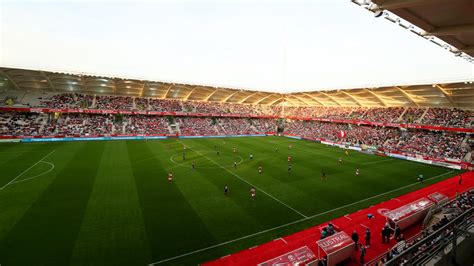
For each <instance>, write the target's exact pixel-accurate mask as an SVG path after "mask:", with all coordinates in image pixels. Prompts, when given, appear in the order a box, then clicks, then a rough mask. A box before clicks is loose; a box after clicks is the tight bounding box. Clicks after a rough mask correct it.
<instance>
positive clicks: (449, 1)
mask: <svg viewBox="0 0 474 266" xmlns="http://www.w3.org/2000/svg"><path fill="white" fill-rule="evenodd" d="M352 2H354V3H356V4H358V5H362V6H364V7H365V8H367V9H368V10H370V11H372V12H374V13H375V16H376V17H379V16H383V17H385V18H386V19H388V20H390V21H392V22H394V23H396V24H398V25H400V26H401V27H404V28H405V29H407V30H410V31H412V32H413V33H415V34H418V35H420V36H421V37H423V38H425V39H427V40H429V41H431V42H433V43H434V44H437V45H438V46H440V47H443V48H445V49H448V50H450V51H451V52H452V53H454V54H455V55H457V56H462V57H464V58H465V59H467V60H468V61H470V62H474V1H472V0H371V1H367V0H352ZM383 11H390V12H391V13H393V14H395V15H396V16H398V17H395V18H393V17H391V16H390V13H387V12H383ZM400 19H402V20H405V22H408V23H410V24H411V25H407V24H404V23H405V22H402V21H401V20H400ZM415 27H416V28H415ZM418 29H421V31H419V30H418ZM440 41H441V42H440Z"/></svg>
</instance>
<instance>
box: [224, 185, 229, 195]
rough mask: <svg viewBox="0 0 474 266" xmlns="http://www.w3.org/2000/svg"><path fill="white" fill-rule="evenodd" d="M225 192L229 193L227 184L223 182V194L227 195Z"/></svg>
mask: <svg viewBox="0 0 474 266" xmlns="http://www.w3.org/2000/svg"><path fill="white" fill-rule="evenodd" d="M227 193H229V186H227V184H225V186H224V195H226V196H227Z"/></svg>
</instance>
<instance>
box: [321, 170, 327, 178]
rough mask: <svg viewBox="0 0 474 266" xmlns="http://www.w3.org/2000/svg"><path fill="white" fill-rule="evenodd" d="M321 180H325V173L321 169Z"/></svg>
mask: <svg viewBox="0 0 474 266" xmlns="http://www.w3.org/2000/svg"><path fill="white" fill-rule="evenodd" d="M323 178H324V179H326V172H324V169H323V171H322V173H321V179H323Z"/></svg>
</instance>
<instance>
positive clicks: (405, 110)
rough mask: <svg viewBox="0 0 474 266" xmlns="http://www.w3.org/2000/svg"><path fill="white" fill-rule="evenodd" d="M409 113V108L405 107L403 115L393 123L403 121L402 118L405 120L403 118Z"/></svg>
mask: <svg viewBox="0 0 474 266" xmlns="http://www.w3.org/2000/svg"><path fill="white" fill-rule="evenodd" d="M407 111H408V108H407V107H405V108H404V110H403V112H402V114H401V115H400V116H399V117H398V118H397V119H395V121H393V122H400V121H402V118H403V116H404V115H405V113H406V112H407Z"/></svg>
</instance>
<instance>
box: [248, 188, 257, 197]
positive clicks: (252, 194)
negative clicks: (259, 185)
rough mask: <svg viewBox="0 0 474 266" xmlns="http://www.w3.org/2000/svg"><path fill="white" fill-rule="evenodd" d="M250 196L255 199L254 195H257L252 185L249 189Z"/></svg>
mask: <svg viewBox="0 0 474 266" xmlns="http://www.w3.org/2000/svg"><path fill="white" fill-rule="evenodd" d="M250 196H251V197H252V199H253V200H255V196H257V190H256V189H255V188H254V187H252V188H251V189H250Z"/></svg>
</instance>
